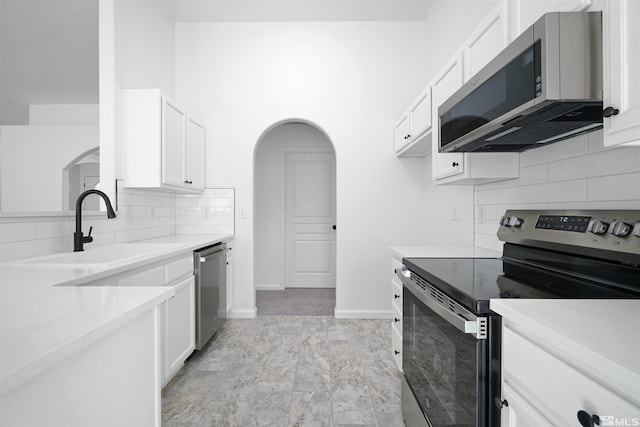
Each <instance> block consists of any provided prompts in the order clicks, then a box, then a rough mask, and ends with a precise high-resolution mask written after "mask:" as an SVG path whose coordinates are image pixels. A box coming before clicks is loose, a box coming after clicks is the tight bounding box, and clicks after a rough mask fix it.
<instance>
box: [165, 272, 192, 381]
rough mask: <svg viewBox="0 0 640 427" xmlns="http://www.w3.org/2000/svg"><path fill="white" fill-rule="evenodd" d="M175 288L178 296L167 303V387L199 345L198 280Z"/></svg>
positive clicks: (183, 282) (188, 280)
mask: <svg viewBox="0 0 640 427" xmlns="http://www.w3.org/2000/svg"><path fill="white" fill-rule="evenodd" d="M175 289H176V294H175V295H174V296H173V297H171V298H170V299H169V300H168V301H167V303H166V304H167V305H166V312H165V315H166V317H165V319H164V330H165V334H164V336H163V338H164V343H163V346H164V353H165V356H166V357H165V358H164V375H163V376H162V383H163V385H164V384H166V383H167V382H168V381H169V380H170V379H171V378H172V377H173V376H174V375H175V374H176V372H178V371H179V370H180V368H181V367H182V365H183V364H184V361H185V360H186V358H187V357H189V355H190V354H191V353H192V352H193V350H194V348H195V343H196V329H195V282H194V277H193V276H190V277H189V278H188V279H185V280H183V281H182V282H180V283H178V284H177V285H175Z"/></svg>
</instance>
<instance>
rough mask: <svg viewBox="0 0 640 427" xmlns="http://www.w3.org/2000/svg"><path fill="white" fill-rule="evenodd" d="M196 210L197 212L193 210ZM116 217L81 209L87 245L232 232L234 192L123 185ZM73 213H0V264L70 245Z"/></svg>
mask: <svg viewBox="0 0 640 427" xmlns="http://www.w3.org/2000/svg"><path fill="white" fill-rule="evenodd" d="M196 209H197V210H198V211H197V212H196ZM117 214H118V216H117V217H116V218H113V219H107V217H106V214H105V213H104V212H102V213H93V212H92V213H89V212H83V216H82V229H83V232H84V233H85V234H86V233H87V232H88V230H89V227H91V226H93V233H92V236H93V239H94V240H93V242H92V243H91V244H90V247H96V246H102V245H109V244H114V243H124V242H130V241H134V240H141V239H150V238H154V237H161V236H167V235H172V234H232V233H233V231H234V228H233V220H234V190H233V189H207V190H205V191H204V192H203V193H201V194H198V195H191V194H189V195H184V194H178V195H176V194H174V193H168V192H162V191H153V190H142V189H131V188H125V189H124V190H123V191H122V192H121V193H120V194H119V196H118V212H117ZM74 231H75V216H74V214H73V213H70V214H69V215H61V214H55V215H51V214H42V215H39V214H29V215H25V216H11V215H8V214H6V213H3V214H2V216H0V262H2V261H10V260H15V259H20V258H27V257H34V256H39V255H47V254H50V253H55V252H63V251H70V250H72V249H73V232H74Z"/></svg>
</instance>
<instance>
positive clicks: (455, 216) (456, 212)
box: [451, 208, 460, 221]
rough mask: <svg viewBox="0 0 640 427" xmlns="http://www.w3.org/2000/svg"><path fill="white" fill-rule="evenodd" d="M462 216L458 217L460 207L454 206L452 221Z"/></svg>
mask: <svg viewBox="0 0 640 427" xmlns="http://www.w3.org/2000/svg"><path fill="white" fill-rule="evenodd" d="M459 219H460V218H459V217H458V208H453V209H452V210H451V221H458V220H459Z"/></svg>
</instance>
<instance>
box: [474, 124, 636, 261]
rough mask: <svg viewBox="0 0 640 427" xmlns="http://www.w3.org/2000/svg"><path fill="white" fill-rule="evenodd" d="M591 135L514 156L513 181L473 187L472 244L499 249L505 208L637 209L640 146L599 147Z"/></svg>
mask: <svg viewBox="0 0 640 427" xmlns="http://www.w3.org/2000/svg"><path fill="white" fill-rule="evenodd" d="M602 141H603V135H602V131H596V132H591V133H588V134H584V135H580V136H577V137H575V138H572V139H569V140H566V141H561V142H557V143H554V144H551V145H548V146H546V147H541V148H537V149H534V150H529V151H525V152H523V153H522V154H521V155H520V177H519V178H518V179H512V180H506V181H500V182H495V183H487V184H482V185H477V186H476V187H475V189H474V197H475V203H474V204H475V244H476V245H477V246H481V247H484V248H489V249H496V250H501V249H502V242H500V241H499V240H498V238H497V237H496V232H497V230H498V220H499V219H500V217H501V216H502V215H503V214H504V212H505V210H507V209H640V187H639V186H638V185H637V183H638V182H640V147H604V146H603V143H602Z"/></svg>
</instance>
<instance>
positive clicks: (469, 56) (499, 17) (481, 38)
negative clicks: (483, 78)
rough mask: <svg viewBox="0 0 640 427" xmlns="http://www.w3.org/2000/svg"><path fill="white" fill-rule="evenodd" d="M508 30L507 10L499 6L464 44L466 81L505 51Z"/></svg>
mask: <svg viewBox="0 0 640 427" xmlns="http://www.w3.org/2000/svg"><path fill="white" fill-rule="evenodd" d="M508 29H509V25H508V22H507V13H506V11H505V8H504V7H503V5H502V4H498V6H496V7H495V8H494V9H493V10H492V11H491V13H489V15H487V17H486V18H485V20H484V21H482V23H481V24H480V25H479V26H478V28H476V30H475V31H474V32H473V33H472V34H471V36H470V37H469V38H468V39H467V40H466V41H465V43H464V46H463V50H464V80H465V81H467V80H469V79H470V78H471V77H472V76H473V75H475V74H476V73H477V72H478V71H480V70H481V69H482V67H484V66H485V65H487V64H488V63H489V61H491V60H492V59H493V58H495V56H496V55H497V54H498V53H500V51H501V50H502V49H504V47H505V46H506V45H507V41H508V39H509V37H508Z"/></svg>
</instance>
